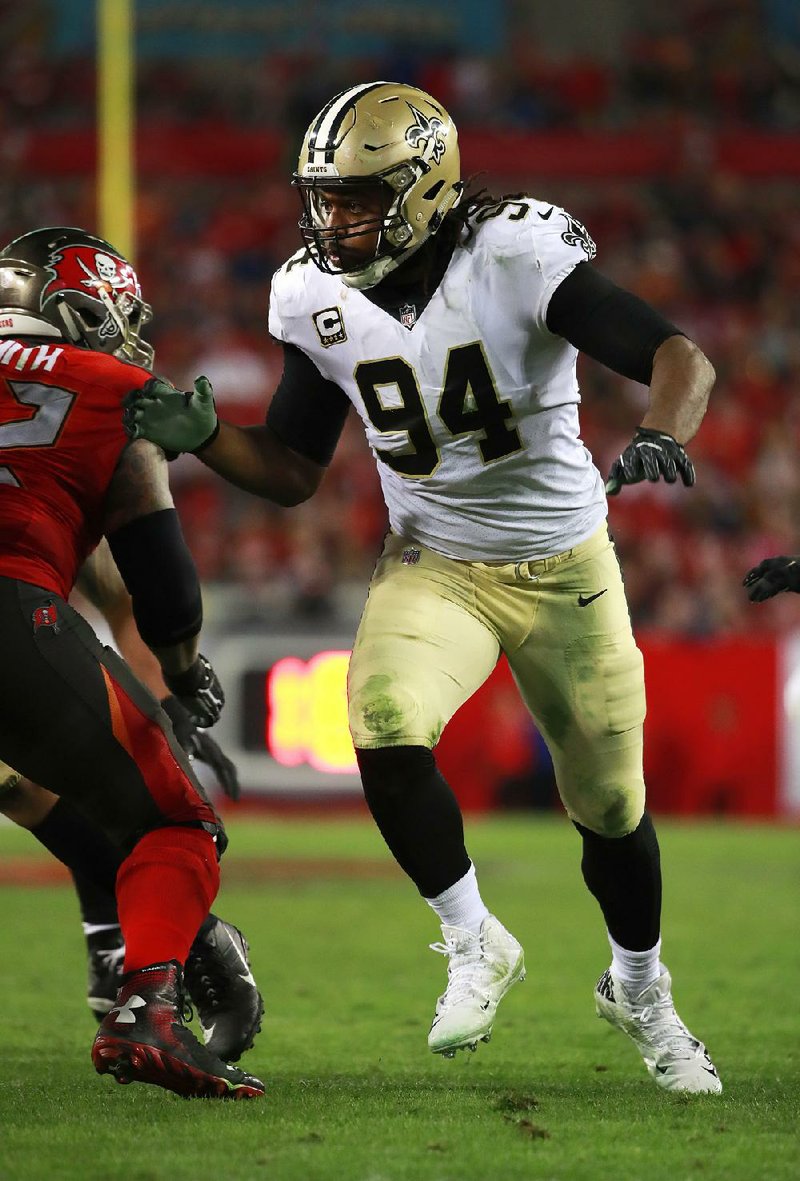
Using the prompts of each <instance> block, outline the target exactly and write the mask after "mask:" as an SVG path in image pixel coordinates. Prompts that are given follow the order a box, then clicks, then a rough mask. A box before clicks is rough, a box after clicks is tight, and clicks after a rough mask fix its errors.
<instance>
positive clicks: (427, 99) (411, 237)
mask: <svg viewBox="0 0 800 1181" xmlns="http://www.w3.org/2000/svg"><path fill="white" fill-rule="evenodd" d="M292 184H294V185H295V186H296V187H297V188H298V190H299V192H300V197H301V199H302V202H303V217H302V219H301V221H300V230H301V233H302V235H303V238H304V240H305V243H306V246H307V247H308V249H309V252H310V254H311V257H312V258H313V260H314V262H315V263H316V264H317V266H318V267H319V268H320V270H322V271H325V272H326V273H327V274H341V275H342V279H343V281H344V282H345V283H346V284H347V285H348V286H349V287H356V288H359V289H363V288H366V287H373V286H374V285H375V284H376V283H379V282H380V281H381V279H383V278H385V276H386V275H388V274H389V273H390V272H391V271H393V270H394V269H395V267H397V266H399V265H400V263H402V262H404V261H405V259H407V258H408V257H409V256H410V255H411V254H413V253H414V251H415V250H418V249H419V247H420V246H421V245H422V244H423V242H425V241H426V240H427V239H428V238H429V237H430V236H431V234H435V233H436V231H437V230H438V229H439V227H440V226H441V224H442V221H443V220H444V216H445V214H446V213H447V212H448V210H450V209H452V208H453V207H454V206H455V205H456V204H457V203H458V201H459V198H460V197H461V192H462V189H463V187H464V186H463V184H462V182H461V179H460V161H459V153H458V137H457V134H456V129H455V126H454V124H453V121H452V119H451V118H450V116H449V115H448V113H447V111H445V109H444V108H443V107H442V106H441V105H440V104H439V103H438V102H436V100H435V99H434V98H431V96H430V95H429V94H426V93H425V92H424V91H423V90H418V89H417V88H416V87H415V86H406V85H404V84H403V83H399V82H367V83H363V84H362V85H360V86H353V87H351V88H350V89H349V90H345V91H343V92H342V93H341V94H337V95H336V97H335V98H332V99H331V101H330V102H329V103H327V104H326V106H324V107H323V108H322V110H321V111H320V112H319V114H318V115H317V116H316V118H315V119H313V120H312V122H311V126H310V127H309V129H308V131H307V132H306V136H305V139H304V140H303V147H302V149H301V151H300V160H299V162H298V166H297V172H295V174H294V176H293V179H292ZM339 186H342V187H344V186H347V187H348V189H352V188H354V187H359V186H360V187H362V188H363V187H365V186H369V187H372V188H375V187H376V186H383V187H384V188H385V192H386V201H385V206H384V208H385V212H384V213H383V216H382V217H372V218H370V219H368V220H365V221H361V222H359V223H358V224H356V225H350V226H348V227H347V230H346V231H344V232H343V231H342V230H341V229H338V230H336V229H330V228H326V224H325V219H324V217H323V214H322V211H321V207H320V200H319V194H320V193H321V192H326V191H328V192H329V191H330V190H331V189H334V188H338V187H339ZM376 231H377V232H378V241H377V245H376V248H375V253H374V255H373V256H372V257H371V258H370V259H369V260H368V261H367V262H360V263H359V264H358V265H357V266H354V267H350V268H345V266H343V265H336V263H335V262H334V261H333V260H332V259H331V257H330V253H329V251H328V249H327V247H326V244H330V243H331V242H332V241H333V239H334V237H335V238H337V239H338V240H341V239H342V238H343V237H352V236H354V235H355V236H358V235H364V234H372V233H375V232H376Z"/></svg>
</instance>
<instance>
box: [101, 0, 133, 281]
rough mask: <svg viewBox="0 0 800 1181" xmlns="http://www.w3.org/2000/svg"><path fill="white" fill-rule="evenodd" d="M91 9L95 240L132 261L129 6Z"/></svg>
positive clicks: (124, 1) (118, 3)
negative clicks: (93, 25)
mask: <svg viewBox="0 0 800 1181" xmlns="http://www.w3.org/2000/svg"><path fill="white" fill-rule="evenodd" d="M96 3H97V9H96V12H97V214H98V222H99V227H100V236H101V237H102V238H105V239H106V241H107V242H111V244H112V245H113V246H115V247H116V248H117V250H119V251H120V253H121V254H123V255H124V256H125V258H127V259H128V261H129V262H133V261H134V254H135V250H136V241H135V239H136V225H135V216H134V185H135V177H134V171H135V168H134V151H135V143H134V135H135V127H134V123H135V118H134V101H133V57H134V42H133V17H134V12H133V9H134V4H135V0H96Z"/></svg>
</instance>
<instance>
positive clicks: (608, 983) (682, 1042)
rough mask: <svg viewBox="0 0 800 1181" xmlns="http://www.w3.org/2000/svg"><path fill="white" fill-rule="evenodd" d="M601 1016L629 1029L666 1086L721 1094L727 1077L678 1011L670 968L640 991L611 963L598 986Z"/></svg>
mask: <svg viewBox="0 0 800 1181" xmlns="http://www.w3.org/2000/svg"><path fill="white" fill-rule="evenodd" d="M594 1000H595V1008H596V1009H597V1016H598V1017H604V1018H605V1020H606V1021H608V1022H610V1024H611V1025H614V1026H615V1027H616V1028H617V1029H621V1030H622V1032H623V1033H627V1035H628V1037H629V1038H631V1040H632V1041H633V1042H634V1043H635V1044H636V1048H637V1049H638V1051H639V1053H640V1054H641V1055H642V1057H643V1058H644V1061H645V1065H646V1066H647V1069H648V1070H649V1072H650V1074H651V1075H652V1076H653V1078H654V1079H655V1080H656V1082H657V1083H658V1085H659V1087H662V1088H663V1089H664V1090H665V1091H690V1092H692V1093H694V1094H698V1095H699V1094H704V1093H705V1094H715V1095H718V1094H719V1093H720V1091H721V1090H722V1083H721V1082H720V1077H719V1075H718V1074H717V1071H716V1068H715V1066H714V1063H713V1062H712V1061H711V1059H710V1058H709V1056H708V1050H706V1048H705V1046H704V1045H703V1043H702V1042H701V1041H698V1040H697V1038H696V1037H694V1036H693V1035H692V1034H691V1033H690V1032H689V1030H688V1029H687V1028H686V1026H685V1025H684V1024H683V1022H682V1021H681V1019H680V1017H679V1016H678V1014H677V1013H676V1012H675V1005H674V1004H673V1003H672V980H671V978H670V974H669V972H667V971H666V969H665V970H664V972H663V973H662V974H661V975H660V976H659V978H658V979H657V980H654V981H653V983H652V984H651V985H649V986H648V987H647V988H646V989H644V991H643V992H640V993H639V994H638V996H637V995H636V994H634V993H632V992H631V991H629V989H628V988H627V986H626V985H624V984H623V983H622V982H621V981H619V980H617V979H616V977H615V976H613V975H612V973H611V969H610V968H609V969H608V971H607V972H604V973H603V975H602V976H601V977H600V979H599V980H598V982H597V985H596V987H595V990H594Z"/></svg>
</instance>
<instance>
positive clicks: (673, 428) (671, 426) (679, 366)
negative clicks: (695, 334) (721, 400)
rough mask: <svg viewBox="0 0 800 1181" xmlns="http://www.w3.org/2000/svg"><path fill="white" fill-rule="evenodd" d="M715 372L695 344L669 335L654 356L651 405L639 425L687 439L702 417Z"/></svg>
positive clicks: (678, 438) (679, 440)
mask: <svg viewBox="0 0 800 1181" xmlns="http://www.w3.org/2000/svg"><path fill="white" fill-rule="evenodd" d="M715 376H716V375H715V373H714V367H713V365H712V364H711V362H710V361H709V360H708V358H707V357H706V356H705V354H704V353H703V352H702V351H701V349H699V348H698V347H697V345H696V344H694V343H693V342H692V341H690V340H688V339H687V338H686V337H685V336H671V337H670V338H669V339H668V340H665V341H664V342H663V344H661V345H659V347H658V349H657V350H656V355H655V357H654V358H653V376H652V379H651V382H650V405H649V406H648V409H647V413H646V414H645V416H644V418H643V419H642V423H641V425H642V426H644V427H648V428H649V429H651V430H658V431H665V432H666V433H667V434H670V435H672V437H673V438H674V439H677V440H678V442H679V443H687V442H688V441H689V440H690V439H691V438H693V437H694V435H695V434H696V433H697V430H698V428H699V426H700V423H701V422H702V421H703V415H704V414H705V412H706V406H707V405H708V397H709V394H710V393H711V388H712V386H713V385H714V378H715Z"/></svg>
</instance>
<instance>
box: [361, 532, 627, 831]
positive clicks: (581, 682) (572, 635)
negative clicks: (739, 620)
mask: <svg viewBox="0 0 800 1181" xmlns="http://www.w3.org/2000/svg"><path fill="white" fill-rule="evenodd" d="M501 652H504V653H505V654H506V656H507V658H508V662H509V665H510V667H511V670H512V673H513V675H514V678H515V680H516V683H517V686H518V688H519V691H520V694H521V696H522V699H523V701H524V702H525V704H526V705H527V707H528V709H529V711H530V713H531V715H532V717H533V719H534V722H535V723H536V726H537V727H538V729H539V731H540V733H541V734H542V737H543V738H544V740H545V742H546V743H547V746H548V749H549V751H550V754H551V757H552V759H553V765H554V768H555V775H556V782H557V784H558V790H559V793H560V795H561V799H562V801H563V804H564V807H565V808H566V811H567V813H568V815H569V816H570V817H571V818H572V819H573V820H576V821H578V822H579V823H580V824H583V825H584V826H585V827H586V828H589V829H592V830H593V831H594V832H597V833H600V834H601V835H603V836H612V837H619V836H624V835H625V834H626V833H628V832H631V831H633V829H634V828H636V826H637V824H638V823H639V820H640V819H641V816H642V812H643V810H644V794H645V793H644V778H643V774H642V728H643V723H644V716H645V693H644V673H643V667H642V656H641V653H640V652H639V649H638V648H637V646H636V643H635V640H634V638H633V633H632V631H631V624H630V617H629V614H628V607H627V603H626V600H625V592H624V588H623V584H622V576H621V573H620V568H619V563H618V561H617V557H616V554H615V552H614V547H613V544H612V542H611V539H610V537H609V535H608V530H607V527H606V526H605V524H604V525H603V526H602V527H601V528H600V529H598V530H597V532H596V533H594V534H593V535H592V536H591V537H590V538H588V539H587V540H586V541H584V542H581V544H580V545H576V546H574V547H573V548H572V549H570V550H567V551H566V552H565V553H562V554H557V555H555V556H554V557H551V558H543V559H541V560H539V561H534V562H518V563H509V564H507V565H499V564H492V563H484V562H462V561H456V560H454V559H451V558H445V557H442V556H441V555H439V554H436V553H434V552H433V551H432V550H429V549H426V548H425V547H424V546H421V545H417V544H416V543H414V542H409V541H407V540H404V539H403V538H401V537H397V536H395V535H393V534H390V535H389V537H388V539H387V541H386V545H385V547H384V551H383V554H382V555H381V558H380V559H379V561H378V564H377V567H376V569H375V573H374V575H373V578H372V581H371V584H370V590H369V596H368V599H367V603H366V606H365V608H364V613H363V615H362V618H361V623H360V625H359V629H358V634H357V636H356V641H355V645H354V648H353V655H352V658H351V661H350V670H349V675H348V700H349V720H350V731H351V734H352V737H353V742H354V744H355V745H356V746H357V747H360V748H365V749H371V748H373V749H374V748H377V747H384V746H426V747H434V746H435V745H436V743H437V742H438V740H439V737H440V735H441V733H442V730H443V729H444V727H445V726H446V724H447V722H448V721H449V720H450V718H452V716H453V714H454V713H455V712H456V710H458V708H459V707H460V706H461V705H463V703H464V702H465V701H467V700H468V699H469V698H470V697H471V696H472V694H473V693H475V691H476V690H477V689H478V688H479V687H480V686H481V685H482V684H483V682H484V681H485V680H486V678H487V677H488V676H489V674H490V673H491V671H492V669H493V668H494V666H495V664H496V663H497V660H498V658H499V656H500V653H501Z"/></svg>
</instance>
